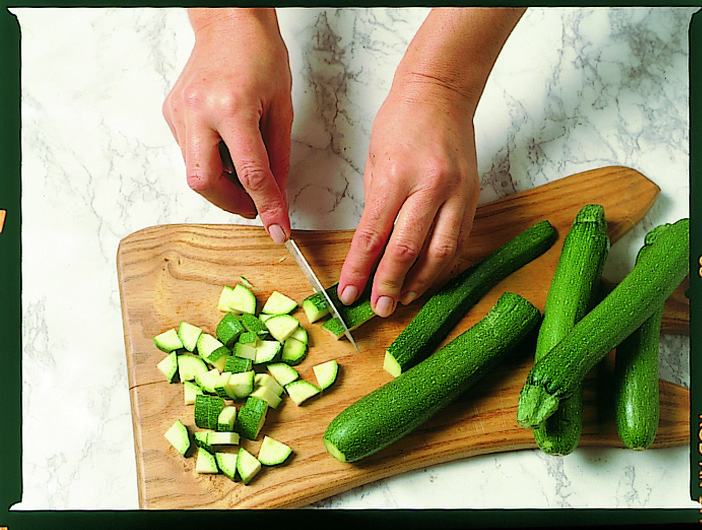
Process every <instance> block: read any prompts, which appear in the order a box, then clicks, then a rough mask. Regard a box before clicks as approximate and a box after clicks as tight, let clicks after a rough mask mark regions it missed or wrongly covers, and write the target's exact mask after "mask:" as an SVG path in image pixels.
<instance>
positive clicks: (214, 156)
mask: <svg viewBox="0 0 702 530" xmlns="http://www.w3.org/2000/svg"><path fill="white" fill-rule="evenodd" d="M219 141H220V137H219V135H218V134H217V133H216V132H215V131H213V130H212V129H209V128H207V127H203V128H198V127H189V128H188V129H187V131H186V134H185V141H184V143H183V144H182V145H183V146H184V148H183V150H184V158H185V171H186V175H187V182H188V186H190V188H191V189H193V190H194V191H196V192H197V193H199V194H200V195H202V196H203V197H204V198H205V199H207V200H208V201H209V202H211V203H212V204H214V205H215V206H218V207H219V208H222V209H223V210H225V211H228V212H231V213H235V214H239V215H241V216H242V217H247V218H249V219H253V218H254V217H255V216H256V209H255V207H254V203H253V201H252V200H251V198H250V197H248V195H247V194H246V192H245V191H244V189H243V188H242V187H241V186H240V185H238V184H237V183H236V182H234V181H233V180H232V179H231V177H230V176H229V175H228V174H227V173H226V172H225V171H224V167H223V165H222V159H221V157H220V152H219Z"/></svg>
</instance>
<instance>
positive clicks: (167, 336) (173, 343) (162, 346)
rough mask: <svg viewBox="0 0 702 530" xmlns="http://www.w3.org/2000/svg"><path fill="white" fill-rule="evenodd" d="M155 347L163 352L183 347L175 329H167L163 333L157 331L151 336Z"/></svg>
mask: <svg viewBox="0 0 702 530" xmlns="http://www.w3.org/2000/svg"><path fill="white" fill-rule="evenodd" d="M153 341H154V344H155V345H156V347H157V348H158V349H159V350H161V351H162V352H165V353H171V352H172V351H174V350H181V349H183V348H184V346H183V341H182V340H180V337H179V336H178V332H177V331H176V330H175V329H169V330H168V331H164V332H163V333H159V334H158V335H156V336H155V337H154V338H153Z"/></svg>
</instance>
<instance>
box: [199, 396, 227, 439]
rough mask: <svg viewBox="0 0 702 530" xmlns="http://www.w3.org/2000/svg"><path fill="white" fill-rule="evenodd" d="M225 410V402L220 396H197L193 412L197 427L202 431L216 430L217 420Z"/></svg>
mask: <svg viewBox="0 0 702 530" xmlns="http://www.w3.org/2000/svg"><path fill="white" fill-rule="evenodd" d="M223 408H224V400H223V399H222V398H221V397H219V396H209V395H207V394H203V395H200V396H195V410H194V411H193V416H194V418H195V425H197V426H198V427H200V428H201V429H212V430H214V429H216V428H217V420H218V418H219V415H220V413H221V412H222V409H223Z"/></svg>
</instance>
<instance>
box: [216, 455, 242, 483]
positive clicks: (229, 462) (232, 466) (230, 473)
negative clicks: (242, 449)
mask: <svg viewBox="0 0 702 530" xmlns="http://www.w3.org/2000/svg"><path fill="white" fill-rule="evenodd" d="M237 457H238V453H221V452H216V453H215V460H216V462H217V467H218V468H219V470H220V471H221V472H222V474H223V475H224V476H225V477H227V478H228V479H229V480H232V481H235V480H236V461H237Z"/></svg>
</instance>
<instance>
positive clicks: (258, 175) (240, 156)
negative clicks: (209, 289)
mask: <svg viewBox="0 0 702 530" xmlns="http://www.w3.org/2000/svg"><path fill="white" fill-rule="evenodd" d="M220 133H221V134H222V138H223V139H224V141H225V143H226V144H227V147H229V152H230V154H231V156H232V161H233V162H234V168H235V169H236V172H237V176H238V177H239V181H240V182H241V185H242V186H243V187H244V189H245V190H246V192H247V193H248V194H249V196H250V197H251V199H252V200H253V202H254V204H255V205H256V209H257V211H258V215H259V217H260V218H261V222H262V223H263V226H264V227H265V228H266V230H267V231H268V234H269V235H270V236H271V239H273V241H275V242H276V243H279V244H280V243H283V242H284V241H285V240H286V239H287V238H288V237H289V236H290V219H289V217H288V207H287V203H286V200H285V191H284V190H285V188H284V187H281V186H280V185H279V183H278V182H277V181H276V179H275V177H274V176H273V172H272V171H271V168H270V161H269V157H268V152H267V150H266V145H265V143H264V141H263V138H262V136H261V130H260V129H259V125H258V122H255V125H254V123H252V121H249V122H248V123H246V122H243V123H241V124H240V125H239V126H238V127H237V128H236V129H222V130H220ZM285 180H286V179H285ZM285 184H286V182H283V185H285Z"/></svg>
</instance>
